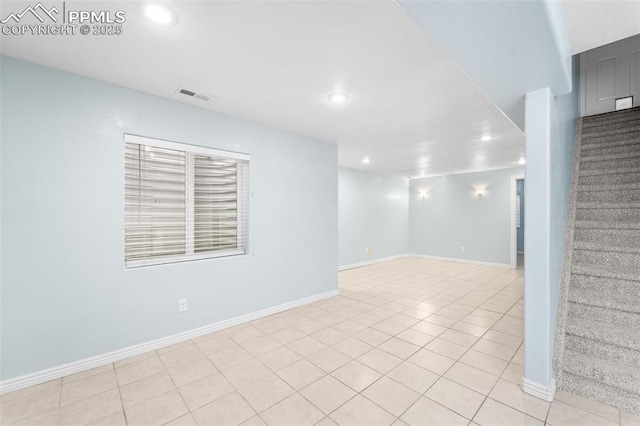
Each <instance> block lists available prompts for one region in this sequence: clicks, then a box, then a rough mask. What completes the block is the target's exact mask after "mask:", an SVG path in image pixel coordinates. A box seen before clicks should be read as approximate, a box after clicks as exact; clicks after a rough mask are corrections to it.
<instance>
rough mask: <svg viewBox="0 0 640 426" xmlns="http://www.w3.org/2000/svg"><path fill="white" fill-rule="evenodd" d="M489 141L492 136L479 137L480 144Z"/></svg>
mask: <svg viewBox="0 0 640 426" xmlns="http://www.w3.org/2000/svg"><path fill="white" fill-rule="evenodd" d="M491 139H493V136H491V135H483V136H481V137H480V141H481V142H487V141H490V140H491Z"/></svg>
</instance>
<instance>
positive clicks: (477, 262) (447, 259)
mask: <svg viewBox="0 0 640 426" xmlns="http://www.w3.org/2000/svg"><path fill="white" fill-rule="evenodd" d="M407 256H408V257H419V258H422V259H431V260H441V261H443V262H456V263H469V264H472V265H482V266H495V267H498V268H509V269H511V265H510V264H508V263H492V262H483V261H480V260H471V259H458V258H455V257H441V256H431V255H428V254H409V255H407Z"/></svg>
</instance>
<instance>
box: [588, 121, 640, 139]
mask: <svg viewBox="0 0 640 426" xmlns="http://www.w3.org/2000/svg"><path fill="white" fill-rule="evenodd" d="M639 131H640V123H635V122H634V123H633V124H631V125H629V126H624V127H622V128H614V129H606V128H602V129H598V130H595V129H594V130H593V131H587V132H583V133H582V138H583V139H584V140H585V141H586V143H587V144H589V142H590V141H591V140H592V139H599V138H604V137H611V136H613V137H630V138H633V137H637V135H638V132H639Z"/></svg>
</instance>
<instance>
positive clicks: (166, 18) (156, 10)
mask: <svg viewBox="0 0 640 426" xmlns="http://www.w3.org/2000/svg"><path fill="white" fill-rule="evenodd" d="M144 12H145V14H146V15H147V18H149V19H151V20H152V21H153V22H156V23H158V24H162V25H169V24H171V23H173V22H174V21H175V20H176V15H175V13H173V11H172V10H171V9H169V8H168V7H167V6H165V5H163V4H160V3H151V4H148V5H147V7H146V8H145V10H144Z"/></svg>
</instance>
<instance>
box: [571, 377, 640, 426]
mask: <svg viewBox="0 0 640 426" xmlns="http://www.w3.org/2000/svg"><path fill="white" fill-rule="evenodd" d="M563 376H564V378H563V382H562V389H563V390H566V391H569V392H571V393H575V394H577V395H582V396H584V397H585V398H590V399H595V400H598V401H601V402H603V403H605V404H607V405H611V406H612V407H618V408H620V409H621V410H623V411H626V412H627V413H632V414H637V415H640V398H639V397H638V394H637V393H636V392H628V391H625V390H623V389H620V388H617V387H614V386H609V385H606V384H604V383H599V382H595V381H593V380H591V379H587V378H585V377H581V376H576V375H574V374H571V373H565V374H564V375H563ZM575 424H577V423H575Z"/></svg>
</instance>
